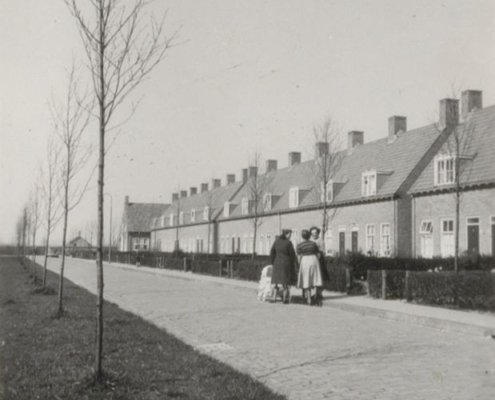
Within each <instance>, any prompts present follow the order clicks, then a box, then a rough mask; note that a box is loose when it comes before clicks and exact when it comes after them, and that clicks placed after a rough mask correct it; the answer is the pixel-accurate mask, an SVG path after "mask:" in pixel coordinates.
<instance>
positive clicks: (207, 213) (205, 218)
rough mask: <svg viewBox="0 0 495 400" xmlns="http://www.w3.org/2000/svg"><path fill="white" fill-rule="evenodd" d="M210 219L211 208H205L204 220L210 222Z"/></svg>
mask: <svg viewBox="0 0 495 400" xmlns="http://www.w3.org/2000/svg"><path fill="white" fill-rule="evenodd" d="M209 219H210V207H208V206H205V208H203V220H205V221H208V220H209Z"/></svg>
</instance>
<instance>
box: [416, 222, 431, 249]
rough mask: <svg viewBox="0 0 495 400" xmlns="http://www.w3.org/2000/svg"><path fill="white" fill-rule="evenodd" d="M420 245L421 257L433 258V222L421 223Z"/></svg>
mask: <svg viewBox="0 0 495 400" xmlns="http://www.w3.org/2000/svg"><path fill="white" fill-rule="evenodd" d="M419 234H420V238H419V245H420V252H421V257H425V258H432V257H433V222H432V221H430V220H424V221H421V226H420V227H419Z"/></svg>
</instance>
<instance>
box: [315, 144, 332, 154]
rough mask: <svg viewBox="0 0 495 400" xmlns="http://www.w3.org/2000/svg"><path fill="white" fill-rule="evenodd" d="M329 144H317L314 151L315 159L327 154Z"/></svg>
mask: <svg viewBox="0 0 495 400" xmlns="http://www.w3.org/2000/svg"><path fill="white" fill-rule="evenodd" d="M328 149H329V143H328V142H317V143H316V149H315V158H318V157H321V156H323V155H324V154H328Z"/></svg>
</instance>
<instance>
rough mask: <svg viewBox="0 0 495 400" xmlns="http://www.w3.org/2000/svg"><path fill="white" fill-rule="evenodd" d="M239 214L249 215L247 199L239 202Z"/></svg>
mask: <svg viewBox="0 0 495 400" xmlns="http://www.w3.org/2000/svg"><path fill="white" fill-rule="evenodd" d="M241 214H242V215H248V214H249V199H248V198H247V197H244V198H243V199H242V202H241Z"/></svg>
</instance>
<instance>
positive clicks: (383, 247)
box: [380, 222, 392, 257]
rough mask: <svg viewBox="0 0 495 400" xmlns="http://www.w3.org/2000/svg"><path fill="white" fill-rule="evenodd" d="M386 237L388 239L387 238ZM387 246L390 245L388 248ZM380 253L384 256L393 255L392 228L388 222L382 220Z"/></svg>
mask: <svg viewBox="0 0 495 400" xmlns="http://www.w3.org/2000/svg"><path fill="white" fill-rule="evenodd" d="M385 227H388V234H387V235H385V234H384V228H385ZM386 238H388V239H387V240H385V239H386ZM386 242H387V243H386ZM387 244H388V246H387ZM386 247H388V249H387V248H386ZM380 255H381V256H382V257H390V256H391V255H392V229H391V227H390V223H388V222H382V223H381V224H380Z"/></svg>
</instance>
